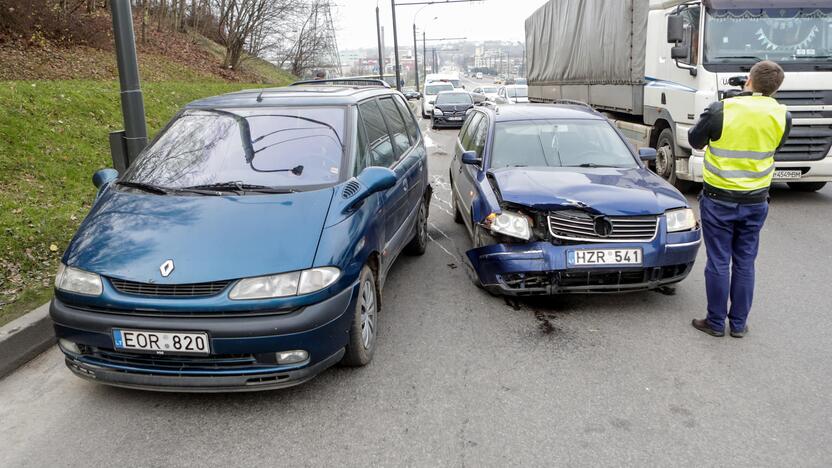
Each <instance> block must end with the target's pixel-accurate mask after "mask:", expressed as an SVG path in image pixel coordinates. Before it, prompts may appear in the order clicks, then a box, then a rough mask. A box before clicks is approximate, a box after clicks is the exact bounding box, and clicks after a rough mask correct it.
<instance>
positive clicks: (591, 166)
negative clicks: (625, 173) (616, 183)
mask: <svg viewBox="0 0 832 468" xmlns="http://www.w3.org/2000/svg"><path fill="white" fill-rule="evenodd" d="M564 167H590V168H593V169H597V168H600V167H614V168H618V169H623V168H624V166H610V165H607V164H595V163H583V164H578V165H577V166H564Z"/></svg>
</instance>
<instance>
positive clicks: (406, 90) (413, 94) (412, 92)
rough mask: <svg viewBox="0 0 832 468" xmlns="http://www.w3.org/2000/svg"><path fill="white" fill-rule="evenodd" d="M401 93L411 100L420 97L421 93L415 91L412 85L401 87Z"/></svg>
mask: <svg viewBox="0 0 832 468" xmlns="http://www.w3.org/2000/svg"><path fill="white" fill-rule="evenodd" d="M402 94H404V97H405V98H407V100H408V101H411V100H413V99H419V98H421V97H422V93H420V92H419V91H416V88H412V87H409V88H402Z"/></svg>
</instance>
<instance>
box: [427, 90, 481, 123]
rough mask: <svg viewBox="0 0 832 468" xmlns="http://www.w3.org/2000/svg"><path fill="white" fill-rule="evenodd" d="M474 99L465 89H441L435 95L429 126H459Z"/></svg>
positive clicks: (472, 105) (472, 104)
mask: <svg viewBox="0 0 832 468" xmlns="http://www.w3.org/2000/svg"><path fill="white" fill-rule="evenodd" d="M472 107H474V99H473V97H471V93H468V92H465V91H442V92H440V93H439V94H438V95H437V96H436V102H435V103H434V107H433V115H432V116H431V127H432V128H434V129H436V128H439V127H457V128H458V127H461V126H462V122H463V121H465V117H466V116H467V115H468V112H470V111H471V108H472Z"/></svg>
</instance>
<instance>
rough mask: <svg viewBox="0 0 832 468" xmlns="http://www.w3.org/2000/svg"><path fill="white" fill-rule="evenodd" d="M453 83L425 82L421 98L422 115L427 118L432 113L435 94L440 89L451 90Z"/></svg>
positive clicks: (440, 90)
mask: <svg viewBox="0 0 832 468" xmlns="http://www.w3.org/2000/svg"><path fill="white" fill-rule="evenodd" d="M453 90H454V85H453V84H451V83H449V82H446V81H435V82H429V83H425V94H424V98H423V99H422V117H423V118H425V119H429V118H430V117H431V116H432V115H433V103H434V101H435V100H436V95H437V94H439V93H440V92H442V91H453Z"/></svg>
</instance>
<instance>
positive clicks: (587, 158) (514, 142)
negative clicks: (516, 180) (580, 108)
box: [491, 119, 638, 168]
mask: <svg viewBox="0 0 832 468" xmlns="http://www.w3.org/2000/svg"><path fill="white" fill-rule="evenodd" d="M517 166H520V167H525V166H528V167H621V168H635V167H638V164H637V163H636V160H635V158H634V157H633V155H632V153H631V152H630V150H629V149H628V148H627V145H626V144H625V143H624V141H623V140H622V139H621V138H620V137H619V136H618V134H617V133H616V132H615V130H613V128H612V126H611V125H610V124H609V123H608V122H606V121H604V120H567V119H551V120H526V121H514V122H498V123H497V125H496V129H495V133H494V143H493V149H492V151H491V167H492V168H500V167H517Z"/></svg>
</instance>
